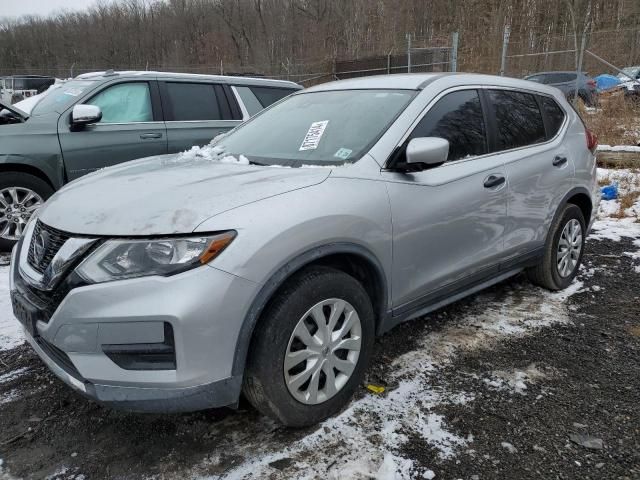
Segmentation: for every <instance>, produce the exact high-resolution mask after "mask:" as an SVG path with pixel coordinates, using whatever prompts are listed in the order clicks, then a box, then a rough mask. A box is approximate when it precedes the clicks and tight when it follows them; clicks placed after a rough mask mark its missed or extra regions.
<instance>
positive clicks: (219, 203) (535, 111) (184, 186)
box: [10, 74, 600, 426]
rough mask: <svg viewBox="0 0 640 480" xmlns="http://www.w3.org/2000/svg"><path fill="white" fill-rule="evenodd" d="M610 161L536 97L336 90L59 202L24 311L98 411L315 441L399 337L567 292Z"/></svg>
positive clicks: (27, 325) (536, 88) (462, 79)
mask: <svg viewBox="0 0 640 480" xmlns="http://www.w3.org/2000/svg"><path fill="white" fill-rule="evenodd" d="M596 143H597V141H596V139H595V137H594V136H593V135H592V134H591V133H590V132H589V131H588V130H586V128H585V126H584V125H583V123H582V121H581V120H580V118H579V116H578V114H577V113H576V112H575V111H574V110H573V109H572V108H571V106H570V105H569V104H568V103H567V101H566V99H565V98H564V96H563V95H562V94H561V93H560V92H559V91H558V90H557V89H555V88H550V87H547V86H544V85H535V84H533V83H532V82H525V81H522V80H516V79H509V78H502V77H493V76H483V75H469V74H460V75H450V74H416V75H391V76H381V77H368V78H362V79H351V80H343V81H338V82H332V83H327V84H323V85H319V86H316V87H313V88H309V89H307V90H304V91H301V92H296V93H295V94H293V95H292V96H290V97H289V98H287V99H286V100H284V101H282V102H279V103H277V104H276V105H274V106H272V107H271V108H269V109H266V110H264V111H263V112H261V113H260V114H258V115H256V116H255V117H253V118H252V119H251V120H249V121H248V122H245V123H244V124H243V125H241V126H240V127H238V128H236V129H235V130H234V131H232V132H230V133H229V134H227V135H226V136H225V137H224V138H221V139H219V140H218V141H217V142H216V143H215V144H214V145H213V146H210V147H206V148H204V149H196V151H191V152H188V153H183V154H178V155H169V156H156V157H151V158H147V159H142V160H138V161H135V162H130V163H128V164H125V165H120V166H115V167H111V168H108V169H105V170H103V171H101V172H98V173H95V174H93V175H90V176H87V177H85V178H82V179H80V180H78V181H76V182H74V183H72V184H71V185H69V186H67V187H65V188H63V189H62V190H61V191H59V192H57V193H56V194H55V195H54V196H53V197H52V198H50V199H49V201H48V202H47V203H46V204H45V205H44V206H43V207H42V208H41V209H40V210H39V211H38V214H37V217H34V218H33V219H32V220H31V221H30V223H29V224H28V226H27V228H26V231H25V234H24V236H23V237H22V238H21V240H20V242H19V243H18V244H17V245H16V247H15V248H14V251H13V258H12V262H11V285H10V288H11V296H12V301H13V309H14V312H15V315H16V317H17V318H18V319H19V320H20V322H22V324H23V325H24V329H25V335H26V338H27V339H28V341H29V342H30V344H31V345H32V346H33V348H34V350H35V351H36V352H37V353H38V355H39V356H40V357H41V358H42V360H43V361H44V362H45V363H46V364H47V365H48V366H49V368H50V369H51V370H52V371H53V372H54V373H55V374H56V375H57V376H58V377H60V378H61V379H62V380H63V381H64V382H66V383H67V384H69V385H70V386H72V387H73V388H74V389H76V390H78V391H79V392H81V393H82V394H84V395H86V396H88V397H90V398H93V399H95V400H96V401H98V402H100V403H103V404H106V405H111V406H114V407H120V408H126V409H130V410H138V411H159V412H167V411H187V410H198V409H203V408H209V407H218V406H224V405H231V406H233V405H236V404H237V402H238V398H239V396H240V393H241V392H244V394H245V395H246V397H247V398H248V399H249V401H250V402H251V403H252V404H253V405H255V407H256V408H257V409H259V410H260V411H261V412H264V413H265V414H267V415H270V416H272V417H274V418H276V419H278V420H279V421H280V422H282V423H284V424H286V425H290V426H302V425H309V424H313V423H315V422H318V421H320V420H322V419H324V418H327V417H328V416H329V415H331V414H334V413H335V412H337V411H339V410H340V409H341V408H343V407H344V405H345V404H346V403H347V402H348V401H349V399H350V397H351V396H352V394H353V393H354V391H355V390H356V389H357V388H358V386H359V385H361V382H362V380H363V376H364V374H365V371H366V368H367V364H368V362H369V360H370V357H371V355H372V349H373V342H374V337H375V336H376V335H380V334H382V333H384V332H386V331H388V330H389V329H391V328H392V327H394V326H395V325H397V324H399V323H400V322H403V321H405V320H409V319H413V318H416V317H419V316H421V315H424V314H425V313H426V312H429V311H431V310H433V309H436V308H439V307H441V306H443V305H446V304H447V303H450V302H453V301H456V300H458V299H460V298H462V297H464V296H466V295H469V294H472V293H475V292H477V291H478V290H480V289H483V288H485V287H488V286H490V285H493V284H495V283H497V282H500V281H502V280H504V279H506V278H509V277H511V276H513V275H516V274H517V273H519V272H522V271H523V270H525V271H527V272H528V274H529V276H530V278H531V280H532V281H533V282H534V283H535V284H537V285H541V286H543V287H546V288H548V289H550V290H559V289H563V288H565V287H567V286H568V285H569V284H570V283H571V282H572V281H573V279H574V277H575V276H576V273H577V271H578V268H579V265H580V261H581V258H582V253H583V247H584V241H585V237H586V235H587V232H588V231H589V228H590V225H591V223H592V222H593V219H594V216H595V212H596V210H597V205H598V201H599V198H600V191H599V187H598V184H597V181H596V163H595V149H596ZM274 167H280V168H274ZM287 167H289V168H287Z"/></svg>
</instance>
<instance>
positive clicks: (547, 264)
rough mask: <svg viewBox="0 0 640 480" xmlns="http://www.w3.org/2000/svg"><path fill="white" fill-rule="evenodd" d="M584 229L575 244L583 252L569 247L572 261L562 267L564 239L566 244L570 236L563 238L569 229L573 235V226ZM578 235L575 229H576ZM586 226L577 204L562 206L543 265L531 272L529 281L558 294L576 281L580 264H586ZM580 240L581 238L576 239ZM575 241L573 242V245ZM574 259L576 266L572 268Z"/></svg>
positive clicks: (549, 239) (547, 245)
mask: <svg viewBox="0 0 640 480" xmlns="http://www.w3.org/2000/svg"><path fill="white" fill-rule="evenodd" d="M575 222H577V224H578V225H579V226H580V239H579V241H576V242H575V245H579V252H577V253H576V252H575V249H572V248H571V247H568V250H569V252H568V255H569V258H570V262H569V263H567V264H564V263H563V264H560V265H559V260H561V259H562V257H561V256H559V255H561V254H560V251H559V250H560V242H561V239H563V238H564V240H565V242H564V243H565V244H566V240H567V237H566V236H565V237H563V233H565V229H568V230H567V231H566V233H567V235H568V234H569V231H570V228H569V224H570V223H571V224H572V225H576V223H575ZM574 232H575V229H574ZM585 232H586V225H585V220H584V216H583V214H582V210H580V208H579V207H578V206H576V205H573V204H571V203H569V204H567V205H565V206H564V207H562V210H561V211H560V213H559V214H558V215H557V216H556V218H555V219H554V220H553V223H552V224H551V228H550V229H549V236H548V237H547V242H546V244H545V247H544V255H543V257H542V259H541V260H540V263H539V264H538V265H536V266H535V267H531V268H529V269H527V276H528V277H529V280H530V281H531V282H532V283H534V284H535V285H538V286H540V287H544V288H546V289H548V290H552V291H557V290H563V289H565V288H567V287H568V286H569V285H570V284H571V282H573V279H574V278H575V277H576V275H577V274H578V270H579V268H580V264H581V262H582V254H583V253H584V243H585V236H586V235H585ZM576 238H577V237H576ZM573 243H574V242H572V244H573ZM573 260H575V264H574V265H572V263H573ZM562 266H565V267H570V268H569V269H568V271H567V270H564V269H563V268H561V267H562Z"/></svg>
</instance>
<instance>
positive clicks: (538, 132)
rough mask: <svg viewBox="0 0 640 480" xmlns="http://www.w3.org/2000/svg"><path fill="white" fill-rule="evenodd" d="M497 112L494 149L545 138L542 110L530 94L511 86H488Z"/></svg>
mask: <svg viewBox="0 0 640 480" xmlns="http://www.w3.org/2000/svg"><path fill="white" fill-rule="evenodd" d="M489 99H490V102H491V104H492V105H493V108H494V110H495V115H496V124H497V132H496V136H497V139H496V140H497V144H496V151H502V150H510V149H512V148H520V147H526V146H528V145H533V144H536V143H540V142H543V141H545V139H546V134H545V129H544V122H543V120H542V114H541V113H540V109H539V108H538V103H537V102H536V99H535V97H534V96H533V95H531V94H529V93H523V92H515V91H511V90H489Z"/></svg>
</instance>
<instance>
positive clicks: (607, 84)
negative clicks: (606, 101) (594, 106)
mask: <svg viewBox="0 0 640 480" xmlns="http://www.w3.org/2000/svg"><path fill="white" fill-rule="evenodd" d="M594 80H595V81H596V86H597V87H598V90H599V91H602V90H609V89H610V88H613V87H615V86H617V85H619V84H620V83H621V82H620V79H619V78H618V77H614V76H613V75H607V74H606V73H603V74H602V75H598V76H597V77H596V78H594Z"/></svg>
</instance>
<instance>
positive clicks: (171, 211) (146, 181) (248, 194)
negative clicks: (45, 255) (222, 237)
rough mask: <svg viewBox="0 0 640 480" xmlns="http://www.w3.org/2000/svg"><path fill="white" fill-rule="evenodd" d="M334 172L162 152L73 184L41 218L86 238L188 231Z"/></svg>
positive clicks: (45, 210)
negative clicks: (229, 162) (219, 160)
mask: <svg viewBox="0 0 640 480" xmlns="http://www.w3.org/2000/svg"><path fill="white" fill-rule="evenodd" d="M330 172H331V170H330V169H326V168H275V167H262V166H254V165H239V164H225V163H220V162H217V161H210V160H203V159H197V160H193V159H188V160H187V159H184V158H182V157H181V156H180V154H177V155H162V156H158V157H150V158H145V159H141V160H136V161H134V162H129V163H126V164H122V165H118V166H115V167H111V168H107V169H104V170H101V171H99V172H96V173H93V174H90V175H87V176H85V177H83V178H81V179H79V180H77V181H75V182H72V183H70V184H69V185H67V186H66V187H65V188H63V189H62V190H60V191H59V192H57V193H56V194H55V195H54V196H53V197H51V198H50V199H49V201H48V202H47V203H46V204H45V206H44V207H42V209H41V210H40V212H39V217H40V220H41V221H42V222H44V223H45V224H47V225H50V226H52V227H54V228H57V229H60V230H63V231H66V232H70V233H75V234H83V235H110V236H144V235H167V234H178V233H190V232H192V231H194V229H195V228H196V227H197V226H198V225H199V224H200V223H202V222H203V221H205V220H206V219H208V218H210V217H212V216H215V215H217V214H219V213H222V212H224V211H227V210H230V209H233V208H236V207H239V206H242V205H246V204H248V203H252V202H256V201H258V200H262V199H264V198H267V197H272V196H274V195H280V194H283V193H286V192H289V191H292V190H297V189H300V188H305V187H309V186H312V185H316V184H318V183H321V182H322V181H324V180H325V179H326V178H327V177H328V176H329V173H330ZM229 228H233V225H229Z"/></svg>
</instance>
